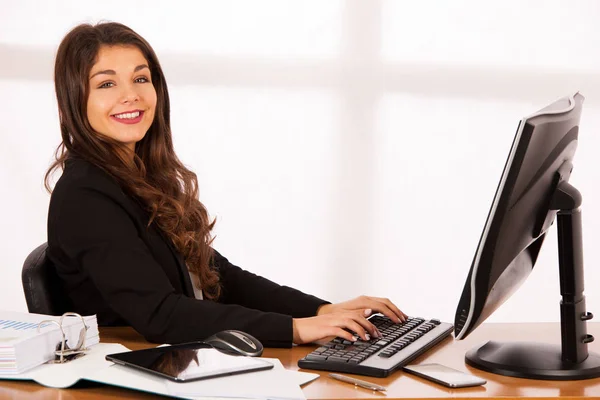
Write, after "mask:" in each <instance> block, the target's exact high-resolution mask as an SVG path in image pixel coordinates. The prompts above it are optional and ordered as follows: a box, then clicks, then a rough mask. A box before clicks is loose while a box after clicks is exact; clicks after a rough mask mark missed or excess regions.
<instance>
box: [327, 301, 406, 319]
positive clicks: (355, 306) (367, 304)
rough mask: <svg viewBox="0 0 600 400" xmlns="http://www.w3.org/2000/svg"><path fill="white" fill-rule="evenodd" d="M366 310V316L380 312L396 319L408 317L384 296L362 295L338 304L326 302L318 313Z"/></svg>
mask: <svg viewBox="0 0 600 400" xmlns="http://www.w3.org/2000/svg"><path fill="white" fill-rule="evenodd" d="M355 310H365V316H369V315H370V314H371V313H373V312H379V313H382V314H383V315H385V316H386V317H388V318H389V319H391V320H392V321H394V322H395V323H399V322H404V321H406V319H407V318H408V317H407V315H406V314H404V313H403V312H402V311H400V309H399V308H398V307H396V305H395V304H394V303H392V302H391V301H390V300H389V299H386V298H383V297H371V296H360V297H357V298H355V299H352V300H348V301H344V302H342V303H336V304H325V305H323V306H321V307H319V310H318V311H317V315H323V314H330V313H335V312H340V311H355Z"/></svg>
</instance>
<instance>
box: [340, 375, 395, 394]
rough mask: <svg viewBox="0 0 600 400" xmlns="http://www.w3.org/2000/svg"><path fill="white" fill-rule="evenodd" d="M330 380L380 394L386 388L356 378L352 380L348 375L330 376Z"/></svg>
mask: <svg viewBox="0 0 600 400" xmlns="http://www.w3.org/2000/svg"><path fill="white" fill-rule="evenodd" d="M329 377H330V378H333V379H337V380H338V381H342V382H346V383H351V384H353V385H355V386H360V387H361V388H365V389H371V390H377V391H380V392H383V391H385V387H383V386H380V385H377V384H375V383H371V382H367V381H361V380H360V379H356V378H351V377H349V376H346V375H340V374H329Z"/></svg>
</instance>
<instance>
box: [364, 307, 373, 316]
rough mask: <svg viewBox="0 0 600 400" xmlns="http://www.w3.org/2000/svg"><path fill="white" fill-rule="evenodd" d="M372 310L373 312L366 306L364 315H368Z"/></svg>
mask: <svg viewBox="0 0 600 400" xmlns="http://www.w3.org/2000/svg"><path fill="white" fill-rule="evenodd" d="M372 312H373V310H371V309H370V308H367V309H366V310H365V317H368V316H369V315H371V313H372Z"/></svg>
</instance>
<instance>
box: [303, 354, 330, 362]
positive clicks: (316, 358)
mask: <svg viewBox="0 0 600 400" xmlns="http://www.w3.org/2000/svg"><path fill="white" fill-rule="evenodd" d="M304 358H305V359H307V360H310V361H325V360H327V356H323V355H320V354H312V353H311V354H309V355H307V356H306V357H304Z"/></svg>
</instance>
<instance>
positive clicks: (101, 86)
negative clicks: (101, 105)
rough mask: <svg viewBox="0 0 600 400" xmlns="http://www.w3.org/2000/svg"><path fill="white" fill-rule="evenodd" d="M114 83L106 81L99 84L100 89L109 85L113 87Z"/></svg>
mask: <svg viewBox="0 0 600 400" xmlns="http://www.w3.org/2000/svg"><path fill="white" fill-rule="evenodd" d="M114 85H115V84H114V82H104V83H102V84H101V85H100V86H98V89H107V88H109V87H113V86H114Z"/></svg>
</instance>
